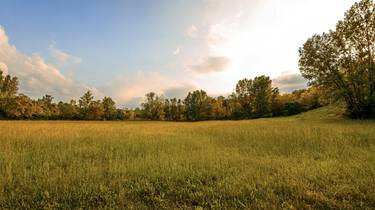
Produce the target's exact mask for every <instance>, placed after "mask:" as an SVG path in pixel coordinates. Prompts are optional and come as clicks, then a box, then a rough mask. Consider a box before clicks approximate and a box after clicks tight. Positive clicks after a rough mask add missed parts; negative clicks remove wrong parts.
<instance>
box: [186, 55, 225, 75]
mask: <svg viewBox="0 0 375 210" xmlns="http://www.w3.org/2000/svg"><path fill="white" fill-rule="evenodd" d="M228 64H229V59H228V58H227V57H224V56H207V57H205V58H203V59H202V60H200V62H199V63H198V64H196V65H191V66H189V69H190V70H191V71H193V72H197V73H200V74H209V73H215V72H222V71H224V70H225V67H227V65H228Z"/></svg>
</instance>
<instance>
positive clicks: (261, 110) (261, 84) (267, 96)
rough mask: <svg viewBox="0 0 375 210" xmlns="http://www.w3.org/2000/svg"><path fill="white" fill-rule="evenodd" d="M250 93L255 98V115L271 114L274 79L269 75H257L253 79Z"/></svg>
mask: <svg viewBox="0 0 375 210" xmlns="http://www.w3.org/2000/svg"><path fill="white" fill-rule="evenodd" d="M250 89H251V91H250V93H252V94H253V98H254V108H253V110H254V116H255V117H264V116H269V115H270V113H271V108H272V98H273V93H274V92H273V89H272V80H270V78H269V77H267V76H264V75H263V76H259V77H255V78H254V80H253V84H252V87H251V88H250Z"/></svg>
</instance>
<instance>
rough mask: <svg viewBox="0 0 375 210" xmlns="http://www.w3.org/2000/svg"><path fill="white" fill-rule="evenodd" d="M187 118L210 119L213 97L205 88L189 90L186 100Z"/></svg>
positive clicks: (193, 119)
mask: <svg viewBox="0 0 375 210" xmlns="http://www.w3.org/2000/svg"><path fill="white" fill-rule="evenodd" d="M184 104H185V111H186V117H187V120H192V121H195V120H208V119H209V116H210V111H211V108H212V104H211V98H210V97H209V96H208V95H207V93H206V92H205V91H203V90H196V91H194V92H189V94H188V95H187V97H186V98H185V100H184Z"/></svg>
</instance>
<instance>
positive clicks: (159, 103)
mask: <svg viewBox="0 0 375 210" xmlns="http://www.w3.org/2000/svg"><path fill="white" fill-rule="evenodd" d="M142 108H143V111H144V116H145V118H146V119H150V120H164V117H165V112H164V100H163V98H162V97H160V96H158V95H157V94H156V93H154V92H150V93H147V94H146V101H145V102H144V103H142Z"/></svg>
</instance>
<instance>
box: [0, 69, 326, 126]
mask: <svg viewBox="0 0 375 210" xmlns="http://www.w3.org/2000/svg"><path fill="white" fill-rule="evenodd" d="M17 92H18V80H17V78H16V77H11V76H10V75H7V76H3V74H2V72H1V71H0V119H39V120H168V121H199V120H231V119H234V120H237V119H251V118H259V117H273V116H286V115H293V114H297V113H300V112H303V111H307V110H310V109H314V108H317V107H319V106H321V104H322V102H321V100H320V99H319V90H318V89H317V88H315V87H311V88H309V89H304V90H297V91H294V92H293V93H289V94H280V93H279V90H278V88H274V87H272V80H271V79H270V78H269V77H266V76H259V77H255V78H254V79H243V80H240V81H238V83H237V84H236V87H235V91H234V92H233V93H232V94H231V95H229V96H227V97H224V96H219V97H210V96H208V95H207V93H206V92H205V91H203V90H196V91H193V92H189V93H188V95H187V96H186V97H185V98H184V99H177V98H164V97H163V96H162V95H158V94H156V93H154V92H150V93H147V94H146V96H145V101H144V102H143V103H142V104H141V107H139V108H135V109H127V108H122V109H121V108H117V107H116V104H115V102H114V100H113V99H112V98H110V97H104V98H103V99H101V100H96V99H94V96H93V94H92V93H91V92H90V91H87V92H86V93H84V94H83V95H82V96H81V97H80V98H79V100H78V101H76V100H70V101H69V102H63V101H60V102H57V103H55V102H54V101H53V97H52V96H50V95H45V96H43V97H42V98H40V99H36V100H33V99H31V98H30V97H28V96H26V95H23V94H17Z"/></svg>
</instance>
